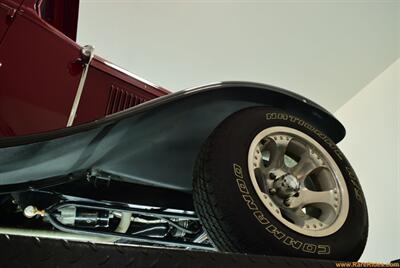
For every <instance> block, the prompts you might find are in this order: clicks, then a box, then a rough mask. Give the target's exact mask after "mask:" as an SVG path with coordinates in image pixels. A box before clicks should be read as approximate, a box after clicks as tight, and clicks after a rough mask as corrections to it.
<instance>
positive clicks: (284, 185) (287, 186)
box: [274, 174, 300, 198]
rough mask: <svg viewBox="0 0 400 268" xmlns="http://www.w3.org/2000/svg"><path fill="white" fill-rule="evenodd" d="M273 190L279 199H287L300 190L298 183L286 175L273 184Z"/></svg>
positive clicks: (292, 177) (291, 176) (289, 175)
mask: <svg viewBox="0 0 400 268" xmlns="http://www.w3.org/2000/svg"><path fill="white" fill-rule="evenodd" d="M274 188H275V189H276V190H277V193H278V195H279V196H280V197H282V198H287V197H289V196H293V195H295V194H296V193H297V192H298V191H299V190H300V183H299V180H298V179H297V178H296V177H295V176H293V175H292V174H286V175H284V176H282V177H280V178H279V179H277V180H276V181H275V182H274Z"/></svg>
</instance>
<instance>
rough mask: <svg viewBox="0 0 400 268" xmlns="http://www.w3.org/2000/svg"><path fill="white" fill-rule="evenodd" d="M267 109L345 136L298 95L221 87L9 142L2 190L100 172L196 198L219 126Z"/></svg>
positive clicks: (0, 161)
mask: <svg viewBox="0 0 400 268" xmlns="http://www.w3.org/2000/svg"><path fill="white" fill-rule="evenodd" d="M262 105H264V106H265V105H267V106H274V107H278V108H281V109H284V110H290V111H295V112H298V113H300V114H302V116H303V117H305V118H307V120H309V121H311V122H312V123H313V124H315V125H317V126H318V127H319V128H320V129H321V130H323V131H324V132H325V133H327V134H328V135H329V136H330V137H331V138H332V140H334V141H335V142H339V141H340V140H341V139H343V137H344V136H345V130H344V127H343V126H342V124H340V122H338V121H337V120H336V119H335V118H334V116H333V115H331V114H330V113H329V112H327V111H326V110H324V109H323V108H321V107H320V106H318V105H317V104H315V103H313V102H311V101H310V100H308V99H305V98H304V97H301V96H299V95H297V94H294V93H292V92H289V91H286V90H283V89H280V88H277V87H273V86H268V85H263V84H257V83H247V82H224V83H216V84H211V85H207V86H202V87H198V88H194V89H190V90H186V91H180V92H177V93H173V94H170V95H167V96H165V97H160V98H157V99H155V100H152V101H149V102H146V103H144V104H142V105H138V106H136V107H133V108H130V109H128V110H125V111H123V112H120V113H117V114H114V115H111V116H109V117H106V118H103V119H101V120H98V121H95V122H91V123H88V124H83V125H80V126H75V127H71V128H66V129H63V130H58V131H54V132H49V133H44V134H39V135H34V136H27V137H17V138H3V139H1V140H0V147H3V148H0V178H5V179H2V180H1V181H0V185H6V184H7V185H9V184H16V183H26V182H28V181H37V180H41V179H44V178H50V177H59V176H63V175H66V174H71V173H74V172H77V171H81V170H94V171H96V172H104V173H108V174H110V175H111V177H114V178H117V179H120V180H123V181H128V182H135V183H142V184H147V185H154V186H158V187H166V188H173V189H178V190H182V191H188V192H190V191H191V188H192V170H193V166H194V162H195V159H196V157H197V154H198V152H199V150H200V148H201V145H202V144H203V142H204V141H205V140H206V139H207V137H208V136H209V135H210V134H211V132H212V131H213V130H214V129H215V127H216V126H218V125H219V124H220V123H221V122H222V121H223V120H224V119H225V118H226V117H228V116H229V115H231V114H232V113H235V112H237V111H239V110H241V109H244V108H249V107H254V106H262ZM38 152H40V153H38ZM16 155H21V157H17V158H19V159H15V157H16ZM10 159H13V160H12V161H10Z"/></svg>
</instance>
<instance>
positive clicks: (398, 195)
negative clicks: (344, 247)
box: [336, 59, 400, 262]
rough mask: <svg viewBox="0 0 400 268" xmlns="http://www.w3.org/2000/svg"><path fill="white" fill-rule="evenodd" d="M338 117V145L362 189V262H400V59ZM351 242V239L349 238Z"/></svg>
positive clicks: (340, 112) (360, 93)
mask: <svg viewBox="0 0 400 268" xmlns="http://www.w3.org/2000/svg"><path fill="white" fill-rule="evenodd" d="M336 116H337V117H338V119H339V120H340V121H342V123H343V124H344V125H345V127H346V129H347V135H346V138H345V139H344V140H343V141H342V142H341V143H340V144H339V147H340V148H341V149H342V150H343V152H344V153H345V155H346V156H347V158H348V159H349V161H350V163H351V164H352V166H353V168H354V169H355V171H356V173H357V175H358V177H359V179H360V182H361V185H362V187H363V190H364V193H365V196H366V200H367V206H368V212H369V221H370V230H369V238H368V242H367V247H366V250H365V252H364V254H363V257H362V259H361V260H363V261H374V262H378V261H381V262H388V261H390V260H393V259H398V258H400V59H398V60H397V61H396V62H395V63H393V64H392V65H391V66H390V67H389V68H387V69H386V70H385V71H384V72H383V73H382V74H380V75H379V76H378V77H377V78H376V79H374V80H373V81H372V82H371V83H370V84H368V85H367V86H366V87H365V88H364V89H363V90H361V91H360V92H359V93H358V94H357V95H356V96H354V97H353V98H352V99H350V100H349V101H348V102H347V103H346V104H345V105H343V106H342V107H341V108H340V109H339V110H338V111H337V112H336ZM350 239H351V238H350Z"/></svg>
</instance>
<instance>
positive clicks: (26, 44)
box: [0, 0, 168, 137]
mask: <svg viewBox="0 0 400 268" xmlns="http://www.w3.org/2000/svg"><path fill="white" fill-rule="evenodd" d="M47 2H53V3H54V2H55V3H56V4H65V3H64V2H67V1H64V0H61V1H47ZM72 2H75V3H78V1H69V3H70V4H71V3H72ZM44 3H45V1H36V0H0V64H1V66H0V137H10V136H21V135H30V134H34V133H40V132H47V131H51V130H56V129H62V128H65V127H66V126H67V121H68V116H69V114H70V111H71V107H72V105H73V102H74V98H75V96H76V93H77V89H78V84H79V81H80V78H81V75H82V71H83V67H82V65H81V64H80V63H79V61H78V59H79V58H80V52H81V47H80V46H79V45H77V44H76V43H75V41H74V40H73V39H71V38H69V37H67V35H69V36H71V37H72V38H74V36H75V35H76V28H75V32H74V28H72V29H71V26H70V25H71V24H72V25H75V26H76V19H77V14H76V15H75V17H74V16H73V14H72V15H71V14H69V15H70V16H72V19H75V22H73V21H72V22H68V23H64V24H63V23H62V22H63V21H65V20H63V19H62V16H61V15H60V14H58V17H57V14H54V13H51V11H52V10H47V11H45V12H46V14H47V16H48V15H49V12H50V14H53V15H54V16H53V17H52V18H53V21H50V23H52V24H53V25H54V26H56V27H58V28H59V29H61V30H62V31H64V32H61V31H59V30H58V29H56V28H55V27H53V26H52V25H51V24H50V23H49V22H47V21H46V20H45V19H44V18H43V17H42V16H44V14H43V13H44V11H43V7H42V5H43V4H44ZM47 8H48V9H49V8H54V7H51V6H50V7H47ZM54 10H63V9H60V8H58V9H54ZM73 11H74V12H75V13H77V9H74V10H73ZM67 15H68V14H67ZM59 17H61V19H60V18H59ZM67 26H69V27H67ZM166 94H168V91H167V90H165V89H163V88H161V87H158V86H155V85H152V84H150V83H148V82H146V81H144V80H142V79H140V78H137V77H135V76H133V75H131V74H129V73H127V72H125V71H123V70H122V69H120V68H118V67H117V66H115V65H113V64H111V63H109V62H107V61H106V60H104V59H102V58H100V57H94V59H93V60H92V62H91V64H90V68H89V71H88V76H87V79H86V82H85V86H84V91H83V94H82V96H81V99H80V102H79V107H78V110H77V113H76V118H75V120H74V125H78V124H82V123H85V122H90V121H93V120H96V119H99V118H102V117H104V116H106V115H109V114H112V113H115V112H118V111H121V110H124V109H126V108H129V107H132V106H135V105H137V104H140V103H142V102H145V101H147V100H150V99H154V98H156V97H159V96H163V95H166Z"/></svg>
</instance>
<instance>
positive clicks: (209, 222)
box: [193, 107, 368, 261]
mask: <svg viewBox="0 0 400 268" xmlns="http://www.w3.org/2000/svg"><path fill="white" fill-rule="evenodd" d="M273 126H287V127H291V128H295V129H297V130H300V131H302V132H303V133H305V134H307V135H309V136H311V137H312V138H313V139H314V140H316V141H317V142H318V143H320V144H321V145H322V146H323V147H324V148H325V149H326V150H327V151H328V153H329V154H330V155H331V156H332V157H333V159H334V160H335V162H336V163H337V165H338V166H339V168H340V170H341V172H342V173H343V175H344V178H345V181H346V185H347V188H348V193H349V203H350V207H349V212H348V216H347V219H346V221H345V223H344V224H343V226H342V227H341V228H340V229H339V230H338V231H336V232H335V233H333V234H331V235H329V236H325V237H311V236H305V235H303V234H300V233H298V232H295V231H293V230H292V229H290V228H288V227H287V226H286V225H284V224H282V223H281V222H280V221H279V220H277V219H276V218H275V217H274V216H273V215H272V214H271V213H270V212H269V211H268V210H267V209H266V208H265V207H264V205H263V203H262V202H261V200H260V199H259V197H258V195H257V194H256V192H255V190H254V188H253V186H252V183H251V179H250V177H249V172H248V168H247V156H248V149H249V146H250V143H251V141H252V140H253V138H254V137H255V136H256V135H257V134H258V133H259V132H260V131H262V130H264V129H266V128H269V127H273ZM234 164H235V165H236V167H239V168H240V169H241V170H242V177H243V178H242V180H243V181H244V182H245V184H246V187H247V190H248V191H247V192H248V194H247V195H246V197H245V196H244V194H243V191H242V192H241V191H240V189H239V187H238V184H237V180H238V177H237V174H235V170H234ZM193 198H194V205H195V209H196V211H197V213H198V215H199V217H200V220H201V222H202V224H203V225H204V226H205V228H206V230H207V232H208V234H209V236H210V238H211V239H212V241H213V242H214V243H215V245H216V246H217V247H218V249H220V250H221V251H227V252H247V253H253V254H266V255H280V256H296V257H307V258H325V259H336V260H348V261H355V260H358V259H359V257H360V256H361V254H362V252H363V250H364V247H365V244H366V241H367V236H368V215H367V207H366V203H365V198H364V195H363V192H362V189H361V186H360V184H359V181H358V179H357V177H356V175H355V173H354V171H353V169H352V168H351V166H350V164H349V162H348V161H347V160H346V158H345V157H344V155H343V153H342V152H341V151H340V150H339V149H338V148H337V146H336V145H335V143H334V142H333V141H332V140H331V139H329V137H327V136H326V135H325V134H323V132H322V131H320V130H318V128H317V127H316V126H315V125H314V124H312V123H311V122H307V120H305V119H303V118H302V117H301V116H300V115H297V114H293V113H289V112H285V111H282V110H278V109H275V108H267V107H255V108H249V109H245V110H242V111H239V112H237V113H235V114H233V115H232V116H230V117H228V118H227V119H226V120H224V121H223V122H222V123H221V124H220V125H219V126H218V127H217V128H216V129H215V131H214V132H213V133H212V134H211V135H210V137H209V138H208V140H207V141H206V142H205V144H204V145H203V147H202V150H201V152H200V153H199V156H198V159H197V161H196V164H195V169H194V179H193ZM244 198H246V200H247V202H249V200H251V201H252V202H251V204H252V206H250V205H249V204H248V203H246V201H245V200H244ZM256 211H258V212H256ZM260 215H261V216H260ZM261 218H262V219H266V220H261ZM328 251H329V252H328Z"/></svg>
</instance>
